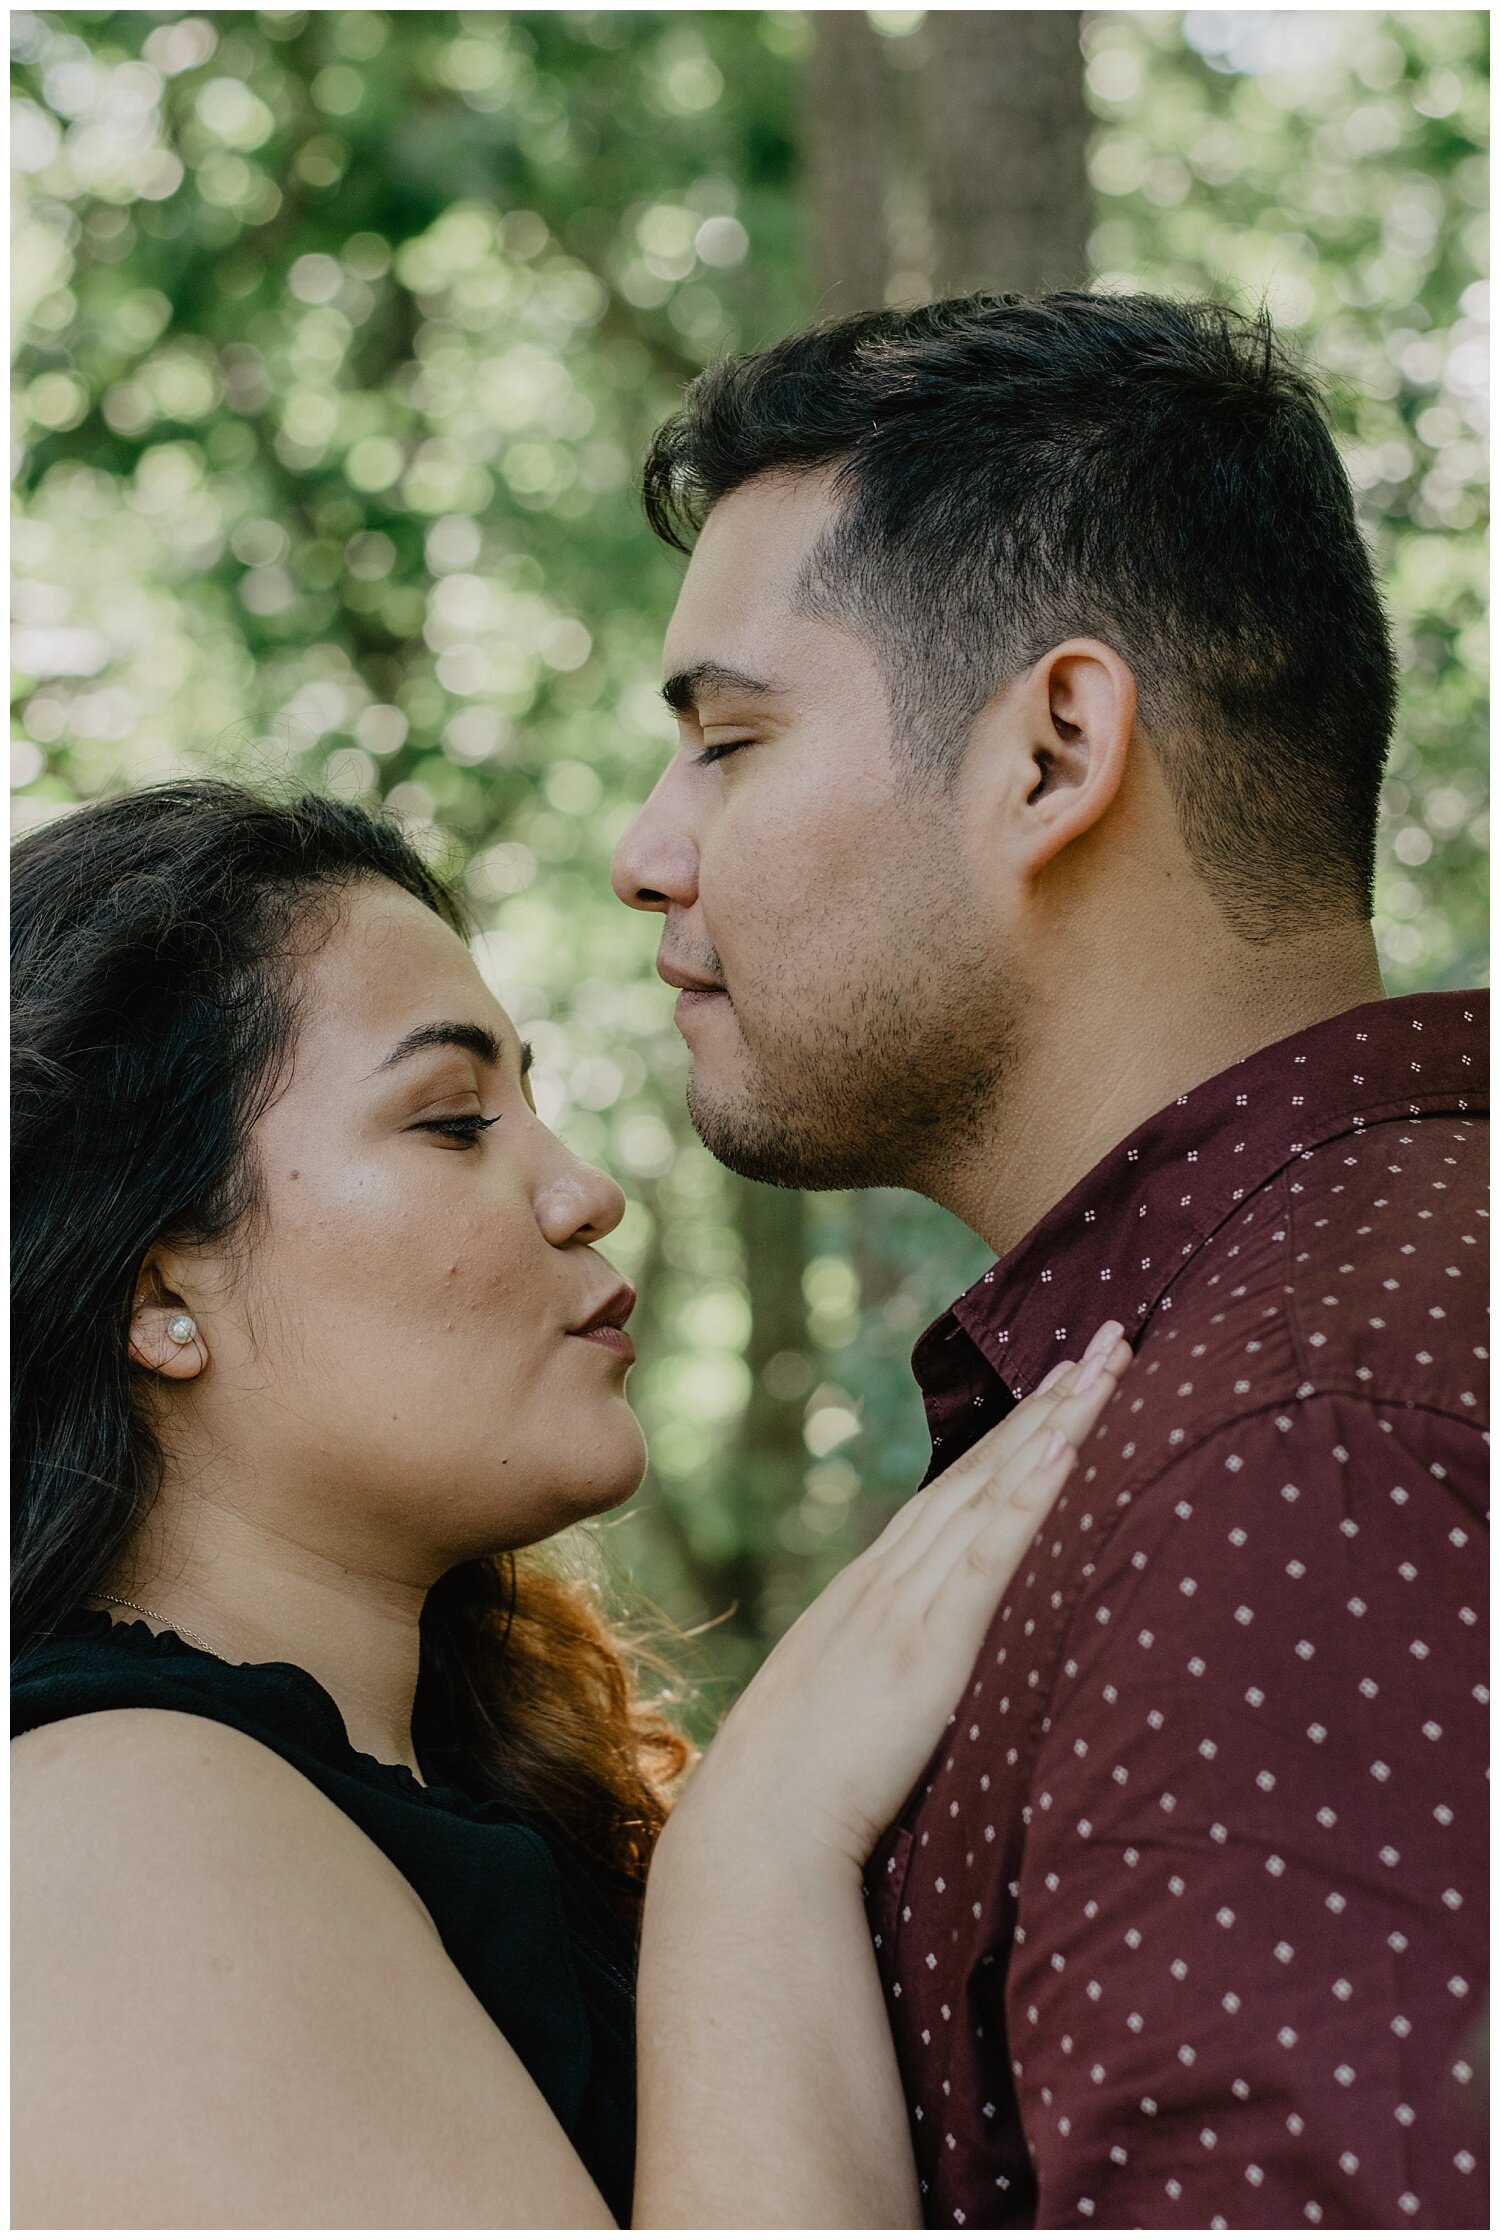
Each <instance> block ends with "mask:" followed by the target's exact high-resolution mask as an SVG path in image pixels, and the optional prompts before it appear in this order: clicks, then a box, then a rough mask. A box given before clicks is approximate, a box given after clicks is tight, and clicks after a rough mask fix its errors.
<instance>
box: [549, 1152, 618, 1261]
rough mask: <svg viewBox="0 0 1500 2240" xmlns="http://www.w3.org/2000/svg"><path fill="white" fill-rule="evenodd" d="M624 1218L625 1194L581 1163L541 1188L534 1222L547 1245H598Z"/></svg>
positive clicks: (571, 1164) (599, 1170)
mask: <svg viewBox="0 0 1500 2240" xmlns="http://www.w3.org/2000/svg"><path fill="white" fill-rule="evenodd" d="M624 1218H625V1193H624V1191H623V1190H622V1189H621V1188H620V1185H619V1184H618V1182H616V1181H615V1179H614V1177H613V1176H612V1175H607V1174H605V1173H604V1171H603V1169H602V1168H600V1167H590V1166H586V1165H585V1164H584V1162H583V1161H582V1160H581V1159H575V1160H572V1161H570V1162H569V1164H568V1166H567V1167H566V1168H565V1169H564V1170H563V1171H562V1172H561V1173H559V1174H555V1175H553V1176H552V1177H551V1178H550V1180H549V1181H548V1182H547V1183H546V1184H544V1186H543V1188H542V1190H541V1192H540V1195H539V1197H538V1200H537V1220H538V1222H539V1223H540V1225H541V1229H542V1234H543V1235H544V1236H545V1237H546V1239H547V1241H548V1243H549V1244H556V1245H564V1244H597V1243H598V1242H599V1239H600V1238H601V1237H607V1236H608V1235H609V1233H610V1231H611V1230H612V1229H618V1227H619V1226H620V1223H621V1222H622V1221H623V1219H624Z"/></svg>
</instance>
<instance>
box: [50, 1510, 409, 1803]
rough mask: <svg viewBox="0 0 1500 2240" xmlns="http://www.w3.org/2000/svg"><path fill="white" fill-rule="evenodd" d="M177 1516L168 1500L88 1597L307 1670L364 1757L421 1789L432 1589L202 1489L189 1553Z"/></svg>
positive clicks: (228, 1657) (223, 1653)
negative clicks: (423, 1643) (416, 1742)
mask: <svg viewBox="0 0 1500 2240" xmlns="http://www.w3.org/2000/svg"><path fill="white" fill-rule="evenodd" d="M174 1508H175V1504H174V1503H173V1502H172V1501H171V1499H170V1496H169V1495H168V1496H165V1497H164V1498H163V1500H162V1501H161V1502H160V1503H159V1504H158V1507H157V1509H156V1510H155V1511H154V1512H153V1515H152V1517H151V1519H150V1520H149V1521H148V1524H147V1527H146V1529H145V1531H143V1533H142V1534H141V1535H140V1536H139V1537H138V1539H137V1541H136V1542H135V1543H134V1544H133V1545H132V1546H131V1547H130V1548H129V1549H127V1551H126V1553H125V1555H124V1556H123V1557H122V1559H121V1561H120V1562H119V1563H118V1564H116V1565H115V1566H113V1567H112V1569H111V1571H110V1574H109V1577H108V1579H107V1580H106V1581H104V1582H103V1583H102V1584H101V1587H100V1588H99V1590H98V1591H97V1592H96V1593H94V1594H93V1595H91V1596H90V1597H89V1598H88V1599H89V1600H90V1601H92V1602H95V1603H98V1604H106V1603H109V1602H110V1598H111V1597H121V1596H123V1597H125V1598H126V1599H127V1600H128V1601H129V1602H131V1603H137V1604H144V1605H145V1606H146V1607H147V1608H148V1609H150V1610H151V1611H153V1612H155V1613H156V1614H157V1616H158V1617H159V1618H162V1619H165V1620H166V1621H167V1622H168V1624H169V1625H170V1627H171V1629H172V1630H173V1631H175V1632H179V1633H188V1634H192V1635H195V1636H196V1637H197V1638H198V1640H199V1641H201V1642H203V1643H204V1644H206V1646H207V1647H209V1648H210V1649H212V1650H213V1652H214V1653H215V1655H217V1656H220V1657H222V1658H223V1659H224V1660H225V1662H226V1663H228V1664H269V1663H285V1664H296V1665H300V1666H301V1667H302V1669H303V1670H304V1671H305V1672H308V1673H310V1674H311V1675H312V1677H313V1679H315V1680H316V1681H317V1682H318V1683H319V1685H320V1686H322V1687H324V1688H326V1689H327V1691H328V1693H329V1695H331V1696H332V1698H333V1700H334V1702H335V1703H336V1704H337V1705H338V1708H339V1711H340V1712H341V1714H342V1715H343V1720H344V1725H345V1727H346V1728H347V1730H348V1734H349V1740H350V1742H351V1744H352V1745H353V1747H354V1748H355V1749H356V1750H361V1751H365V1752H366V1753H368V1755H369V1756H371V1757H373V1758H378V1759H379V1760H380V1761H381V1762H382V1764H385V1765H402V1766H406V1767H407V1768H408V1769H409V1770H410V1771H411V1772H412V1773H414V1774H416V1776H417V1778H418V1779H419V1780H420V1779H421V1778H422V1776H421V1770H420V1768H419V1766H418V1764H417V1757H416V1751H415V1749H414V1747H413V1744H412V1733H411V1719H412V1705H413V1702H414V1700H415V1697H416V1690H417V1666H418V1661H419V1657H420V1634H419V1624H420V1619H421V1614H422V1604H423V1602H424V1600H425V1598H426V1592H427V1590H426V1587H425V1586H421V1585H417V1584H414V1583H411V1582H408V1581H404V1580H396V1579H392V1578H389V1577H383V1576H379V1575H376V1574H375V1573H373V1572H367V1571H363V1570H359V1569H354V1568H350V1567H349V1566H348V1565H346V1564H343V1563H339V1562H336V1561H334V1560H333V1559H331V1558H330V1557H329V1556H327V1555H324V1554H321V1553H319V1552H317V1551H315V1550H312V1549H309V1548H307V1547H305V1546H302V1545H300V1544H298V1543H297V1542H295V1541H293V1540H291V1539H289V1538H286V1537H283V1536H281V1535H280V1534H278V1533H276V1532H275V1531H273V1530H268V1529H267V1528H266V1527H265V1526H264V1525H262V1524H260V1523H252V1522H250V1521H248V1520H247V1519H246V1518H245V1517H244V1516H242V1515H240V1514H238V1513H237V1512H235V1511H233V1510H228V1509H224V1508H221V1507H219V1506H218V1505H217V1504H216V1503H214V1502H213V1501H212V1500H209V1501H204V1500H203V1498H202V1495H201V1492H200V1493H198V1495H197V1498H195V1500H194V1503H193V1516H192V1532H191V1542H190V1546H187V1548H186V1552H184V1543H185V1542H186V1541H187V1538H188V1536H187V1535H186V1534H184V1533H182V1532H180V1531H174V1530H173V1529H172V1527H173V1521H174V1519H173V1511H174ZM121 1614H122V1615H123V1614H125V1613H123V1612H121Z"/></svg>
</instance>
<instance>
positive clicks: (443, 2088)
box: [11, 1710, 609, 2229]
mask: <svg viewBox="0 0 1500 2240" xmlns="http://www.w3.org/2000/svg"><path fill="white" fill-rule="evenodd" d="M11 1828H12V1863H13V1903H14V1916H13V1931H12V1937H13V1941H12V1955H13V1999H14V2031H15V2037H14V2049H13V2071H12V2074H13V2080H14V2096H15V2097H14V2108H13V2119H12V2122H13V2128H12V2151H13V2158H14V2163H13V2166H14V2171H15V2178H14V2184H15V2204H14V2206H15V2214H16V2217H17V2220H18V2221H19V2222H20V2223H22V2224H36V2225H42V2226H57V2225H61V2224H68V2225H73V2226H81V2227H83V2228H86V2229H95V2228H101V2227H108V2226H120V2225H156V2226H165V2227H170V2228H178V2227H185V2226H197V2227H210V2228H211V2227H219V2226H239V2227H248V2228H255V2227H262V2228H263V2227H267V2226H276V2225H286V2224H291V2225H302V2226H316V2225H344V2226H349V2227H356V2226H361V2225H365V2226H391V2225H403V2224H404V2225H408V2226H422V2225H458V2226H465V2225H490V2226H499V2227H504V2226H508V2225H509V2226H517V2225H521V2226H524V2225H531V2226H538V2225H540V2226H545V2225H549V2224H559V2223H566V2224H570V2225H586V2226H587V2225H600V2224H608V2222H609V2218H608V2214H607V2212H606V2211H605V2210H604V2207H603V2203H602V2202H601V2201H600V2199H599V2196H598V2194H597V2192H596V2190H595V2188H594V2187H593V2185H592V2183H591V2182H590V2180H589V2178H588V2176H587V2174H586V2173H585V2172H584V2170H583V2169H582V2166H581V2165H580V2164H579V2163H578V2161H577V2159H576V2157H575V2155H574V2153H573V2150H572V2148H571V2146H570V2145H569V2143H568V2141H567V2139H566V2137H565V2136H564V2134H563V2132H562V2131H561V2129H560V2127H559V2126H558V2124H557V2122H556V2119H555V2118H554V2117H553V2115H552V2113H551V2111H550V2109H549V2108H548V2107H547V2105H546V2103H545V2101H544V2100H543V2099H542V2097H541V2095H540V2094H539V2093H538V2091H537V2090H536V2087H535V2086H534V2085H533V2084H532V2082H531V2079H530V2078H529V2076H528V2075H527V2074H526V2071H525V2070H524V2068H523V2067H522V2066H521V2064H520V2062H519V2061H518V2060H517V2058H516V2056H515V2054H514V2053H513V2052H512V2050H511V2048H510V2046H509V2045H508V2044H507V2042H506V2040H505V2039H504V2037H503V2036H502V2035H501V2033H500V2032H499V2031H498V2030H497V2029H496V2028H495V2026H494V2024H493V2023H492V2022H491V2020H490V2018H489V2016H488V2015H487V2014H486V2013H485V2011H484V2009H483V2008H482V2007H481V2006H480V2004H479V2002H478V2001H477V1999H476V1998H475V1997H474V1995H473V1993H472V1992H471V1991H470V1990H469V1988H468V1985H467V1984H466V1983H465V1982H464V1980H463V1978H462V1977H461V1976H460V1975H459V1973H458V1971H457V1969H456V1968H455V1967H454V1966H453V1964H452V1962H451V1961H450V1960H449V1959H448V1956H447V1954H446V1953H445V1951H444V1950H443V1947H442V1944H441V1942H440V1940H439V1938H438V1936H437V1933H436V1931H435V1929H434V1928H433V1925H432V1922H431V1918H430V1916H429V1915H428V1913H427V1911H426V1908H425V1907H424V1906H423V1905H422V1904H421V1902H420V1900H419V1899H418V1898H417V1896H416V1893H415V1892H414V1891H413V1890H412V1888H411V1886H410V1884H409V1883H407V1882H406V1881H405V1879H404V1878H403V1877H402V1876H401V1875H400V1874H399V1873H398V1871H397V1870H396V1868H395V1867H394V1866H393V1865H392V1864H391V1862H390V1861H389V1860H388V1859H387V1858H386V1857H385V1856H384V1854H383V1853H382V1852H381V1851H379V1850H378V1849H377V1848H376V1846H375V1845H374V1844H372V1843H371V1842H370V1841H369V1840H368V1839H367V1838H366V1837H365V1836H364V1834H363V1833H362V1832H361V1831H360V1829H358V1828H357V1827H356V1826H355V1825H354V1823H353V1822H352V1821H351V1820H350V1819H348V1817H347V1816H346V1815H345V1814H344V1813H342V1812H340V1811H339V1810H338V1808H337V1807H336V1806H335V1805H333V1804H332V1803H331V1802H330V1801H329V1800H328V1799H327V1798H326V1797H324V1796H323V1795H322V1794H321V1792H320V1791H319V1790H317V1789H316V1788H314V1787H313V1785H312V1784H311V1783H310V1782H308V1781H306V1780H305V1779H304V1778H303V1777H302V1775H301V1774H299V1773H298V1772H297V1771H296V1769H295V1768H294V1767H293V1766H291V1765H289V1764H287V1763H286V1761H285V1760H283V1759H281V1758H279V1757H278V1756H277V1755H276V1753H275V1752H274V1751H272V1750H269V1749H266V1748H265V1747H263V1746H262V1745H261V1744H260V1743H258V1742H256V1741H254V1740H253V1739H252V1738H251V1737H249V1736H248V1735H245V1734H243V1733H241V1732H239V1731H238V1730H237V1729H234V1728H231V1727H226V1726H224V1725H222V1724H221V1723H219V1722H217V1721H214V1720H212V1719H202V1718H197V1717H195V1716H192V1715H190V1714H185V1713H181V1712H175V1711H157V1710H119V1711H104V1712H94V1713H89V1714H87V1715H85V1716H80V1717H78V1718H76V1719H68V1720H62V1721H58V1722H57V1723H55V1724H53V1725H51V1726H48V1727H45V1728H40V1729H36V1730H34V1731H32V1732H31V1733H29V1734H26V1735H24V1736H22V1737H20V1738H19V1739H18V1740H17V1742H16V1743H15V1744H14V1745H13V1747H12V1813H11Z"/></svg>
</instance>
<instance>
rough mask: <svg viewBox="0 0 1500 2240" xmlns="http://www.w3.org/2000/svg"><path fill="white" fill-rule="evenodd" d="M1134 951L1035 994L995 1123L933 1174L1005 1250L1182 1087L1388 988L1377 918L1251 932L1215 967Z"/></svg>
mask: <svg viewBox="0 0 1500 2240" xmlns="http://www.w3.org/2000/svg"><path fill="white" fill-rule="evenodd" d="M1132 961H1133V963H1134V964H1135V970H1134V972H1133V973H1131V972H1129V971H1127V970H1126V969H1124V968H1122V969H1121V970H1120V972H1118V973H1117V974H1116V975H1115V976H1114V977H1113V979H1112V981H1111V983H1110V984H1109V985H1108V986H1100V985H1098V984H1097V983H1096V984H1095V985H1094V986H1093V987H1092V988H1091V987H1089V986H1088V985H1087V983H1086V982H1084V983H1081V984H1079V986H1078V988H1077V992H1076V993H1073V994H1070V995H1068V996H1067V997H1065V998H1064V997H1061V996H1057V997H1053V998H1049V999H1047V1000H1045V1001H1042V1002H1039V1003H1037V1004H1035V1005H1033V1007H1032V1010H1031V1017H1030V1020H1029V1032H1028V1034H1027V1036H1026V1039H1025V1045H1024V1054H1023V1055H1022V1056H1021V1057H1020V1058H1019V1059H1018V1060H1017V1063H1016V1065H1015V1067H1014V1069H1013V1070H1012V1072H1011V1073H1010V1074H1009V1075H1008V1076H1007V1078H1006V1080H1005V1082H1004V1083H1003V1084H1002V1088H1001V1094H1000V1097H999V1099H998V1100H997V1105H996V1109H995V1111H994V1114H993V1117H992V1120H991V1123H990V1125H989V1127H988V1128H987V1130H986V1131H985V1132H984V1133H983V1134H982V1135H981V1136H977V1137H976V1138H975V1139H974V1140H973V1141H972V1142H971V1143H969V1144H967V1145H966V1146H965V1147H964V1150H963V1152H962V1153H961V1154H960V1155H959V1156H957V1157H956V1158H955V1159H954V1160H953V1162H952V1163H951V1165H950V1166H949V1167H948V1168H947V1169H945V1171H944V1172H943V1174H942V1175H941V1176H940V1177H939V1178H938V1179H937V1180H935V1181H934V1182H933V1183H932V1184H931V1185H930V1186H928V1188H927V1195H929V1196H930V1197H934V1198H936V1199H937V1200H938V1202H939V1204H941V1205H945V1206H946V1207H947V1208H948V1209H949V1211H950V1212H952V1213H955V1214H957V1216H958V1218H959V1219H960V1220H961V1221H963V1222H966V1223H967V1225H968V1226H969V1227H970V1228H971V1229H973V1230H974V1231H975V1233H976V1234H977V1235H978V1236H980V1237H981V1238H983V1240H984V1242H985V1244H986V1245H988V1247H989V1248H990V1250H991V1251H992V1252H993V1253H994V1254H995V1255H996V1257H997V1258H1002V1257H1003V1256H1004V1255H1005V1254H1006V1253H1008V1252H1010V1251H1011V1250H1012V1249H1013V1248H1014V1247H1015V1246H1016V1245H1018V1244H1019V1243H1020V1242H1021V1240H1022V1239H1023V1238H1024V1237H1025V1236H1027V1235H1029V1233H1030V1232H1031V1230H1032V1229H1034V1228H1035V1226H1036V1224H1037V1223H1038V1222H1039V1221H1041V1220H1042V1219H1043V1218H1044V1217H1045V1216H1046V1215H1047V1214H1048V1213H1049V1212H1050V1211H1051V1209H1052V1208H1053V1206H1055V1205H1057V1204H1058V1203H1059V1202H1060V1201H1061V1200H1062V1199H1063V1198H1065V1197H1066V1196H1067V1194H1068V1192H1069V1191H1070V1190H1071V1189H1072V1188H1073V1186H1074V1184H1075V1183H1077V1182H1080V1181H1081V1180H1082V1179H1083V1177H1084V1176H1085V1175H1086V1174H1087V1173H1088V1172H1089V1171H1090V1169H1091V1168H1092V1167H1094V1166H1096V1165H1097V1164H1098V1162H1099V1160H1101V1159H1102V1158H1103V1157H1104V1156H1105V1155H1106V1153H1108V1152H1109V1151H1112V1150H1113V1149H1114V1147H1115V1145H1116V1144H1117V1143H1120V1142H1122V1141H1123V1140H1124V1138H1125V1137H1126V1136H1128V1135H1130V1134H1132V1133H1133V1132H1134V1130H1135V1129H1136V1128H1138V1127H1140V1126H1141V1124H1142V1123H1143V1122H1144V1121H1146V1120H1149V1119H1150V1117H1151V1115H1152V1114H1153V1113H1155V1112H1160V1111H1161V1110H1162V1108H1163V1107H1164V1106H1166V1105H1168V1104H1170V1103H1171V1102H1172V1101H1173V1099H1174V1098H1176V1097H1180V1096H1182V1095H1184V1094H1185V1092H1186V1091H1187V1090H1189V1089H1192V1088H1196V1087H1197V1085H1198V1084H1199V1082H1202V1081H1208V1080H1211V1079H1212V1078H1213V1076H1214V1075H1215V1074H1218V1073H1223V1072H1224V1071H1225V1070H1226V1069H1227V1068H1228V1067H1230V1066H1232V1065H1236V1064H1237V1063H1238V1062H1239V1061H1240V1060H1241V1059H1242V1058H1248V1057H1250V1056H1252V1055H1253V1054H1254V1052H1255V1051H1257V1050H1264V1049H1266V1048H1268V1047H1269V1046H1270V1045H1271V1044H1272V1043H1275V1042H1280V1041H1283V1040H1284V1039H1285V1038H1286V1037H1287V1036H1288V1035H1293V1034H1297V1033H1300V1032H1301V1031H1302V1030H1303V1029H1304V1028H1307V1027H1311V1026H1315V1025H1316V1024H1317V1023H1318V1021H1319V1020H1321V1019H1331V1018H1333V1017H1335V1016H1336V1015H1337V1014H1338V1013H1339V1012H1341V1011H1350V1010H1353V1009H1354V1008H1355V1007H1356V1006H1357V1005H1359V1004H1362V1003H1373V1002H1377V1001H1378V1000H1379V999H1380V998H1381V997H1382V996H1383V995H1384V993H1385V990H1384V988H1383V987H1382V985H1381V981H1380V970H1379V965H1378V963H1377V960H1376V955H1375V945H1374V940H1373V938H1372V936H1371V934H1370V929H1369V928H1368V926H1359V927H1353V928H1348V929H1337V930H1335V931H1334V932H1333V933H1324V934H1322V935H1320V936H1319V937H1318V939H1317V940H1316V941H1315V942H1314V941H1309V942H1297V943H1290V942H1287V943H1276V944H1274V945H1267V946H1266V947H1265V948H1260V949H1251V948H1249V947H1248V946H1244V948H1243V953H1242V954H1235V955H1230V956H1227V957H1225V958H1224V959H1223V960H1222V963H1221V965H1220V968H1219V969H1217V970H1214V969H1209V970H1204V969H1201V968H1200V969H1197V970H1195V971H1192V972H1184V973H1180V974H1177V975H1176V976H1173V975H1171V973H1170V970H1169V968H1168V966H1167V964H1166V960H1164V959H1162V958H1160V957H1157V958H1152V957H1150V956H1142V957H1140V958H1138V959H1136V960H1132Z"/></svg>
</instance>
